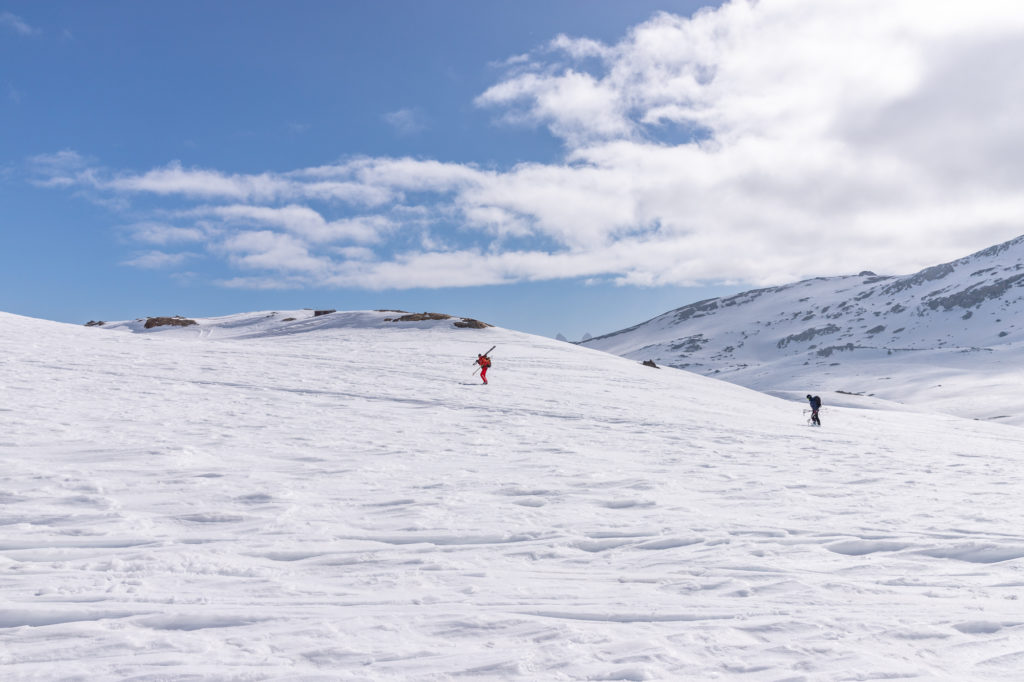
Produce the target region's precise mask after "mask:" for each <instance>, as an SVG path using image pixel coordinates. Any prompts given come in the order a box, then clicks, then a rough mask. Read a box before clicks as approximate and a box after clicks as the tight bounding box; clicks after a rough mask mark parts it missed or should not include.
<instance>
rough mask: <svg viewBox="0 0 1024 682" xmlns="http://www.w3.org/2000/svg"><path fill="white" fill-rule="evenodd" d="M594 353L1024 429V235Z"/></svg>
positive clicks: (690, 313)
mask: <svg viewBox="0 0 1024 682" xmlns="http://www.w3.org/2000/svg"><path fill="white" fill-rule="evenodd" d="M585 345H586V346H587V347H589V348H595V349H599V350H603V351H606V352H610V353H615V354H617V355H623V356H625V357H628V358H633V359H637V360H647V359H650V360H654V361H655V362H656V363H657V364H659V365H667V366H670V367H677V368H683V369H688V370H690V371H693V372H698V373H701V374H705V375H710V376H715V377H718V378H721V379H725V380H727V381H731V382H734V383H737V384H740V385H743V386H747V387H750V388H755V389H757V390H761V391H766V392H771V393H776V394H779V395H787V396H802V395H804V394H805V393H807V392H812V393H819V394H822V397H823V398H825V401H826V403H828V402H830V401H831V402H833V403H835V402H836V401H837V400H841V401H849V400H854V398H855V396H854V397H851V396H849V395H848V394H860V395H862V396H865V397H875V398H878V399H884V400H889V401H897V402H900V403H904V404H906V405H907V406H910V407H912V408H915V409H924V410H936V411H942V412H948V413H950V414H957V415H961V416H967V417H973V418H980V419H1001V420H1004V421H1006V422H1007V423H1013V424H1017V425H1024V390H1021V386H1022V385H1024V371H1022V370H1021V367H1022V366H1024V237H1019V238H1017V239H1014V240H1012V241H1009V242H1006V243H1004V244H999V245H997V246H993V247H991V248H989V249H985V250H984V251H979V252H978V253H975V254H973V255H970V256H967V257H966V258H961V259H960V260H956V261H953V262H951V263H945V264H943V265H937V266H935V267H930V268H927V269H925V270H922V271H921V272H918V273H916V274H913V275H908V276H904V277H884V276H878V275H875V274H874V273H871V272H862V273H860V274H859V275H856V276H848V277H821V278H816V279H811V280H806V281H803V282H797V283H795V284H788V285H785V286H779V287H772V288H768V289H758V290H756V291H749V292H746V293H742V294H738V295H735V296H730V297H726V298H716V299H711V300H706V301H700V302H698V303H693V304H691V305H687V306H683V307H682V308H678V309H676V310H672V311H670V312H667V313H665V314H663V315H660V316H658V317H656V318H654V319H652V320H649V321H647V322H644V323H642V324H639V325H637V326H635V327H631V328H629V329H625V330H622V331H619V332H615V333H613V334H608V335H605V336H601V337H597V338H595V339H592V340H590V341H588V342H585ZM835 392H843V393H840V394H838V395H836V393H835ZM826 393H829V395H828V396H826V395H825V394H826ZM860 402H861V404H866V403H867V401H860Z"/></svg>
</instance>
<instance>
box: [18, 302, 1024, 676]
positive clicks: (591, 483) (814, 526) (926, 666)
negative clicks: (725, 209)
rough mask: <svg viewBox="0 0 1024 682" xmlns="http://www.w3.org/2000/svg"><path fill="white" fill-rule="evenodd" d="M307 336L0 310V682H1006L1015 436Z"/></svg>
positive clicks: (473, 332) (274, 325) (482, 338)
mask: <svg viewBox="0 0 1024 682" xmlns="http://www.w3.org/2000/svg"><path fill="white" fill-rule="evenodd" d="M312 315H313V313H307V316H306V317H304V318H303V317H299V316H298V314H294V315H293V314H287V313H277V314H276V315H271V314H270V313H255V314H245V315H237V316H230V317H227V318H218V319H216V320H197V324H196V325H190V326H187V327H167V328H163V327H161V328H156V330H153V329H151V330H149V331H147V332H146V333H137V334H136V333H118V332H116V331H115V332H108V331H104V330H102V329H89V328H84V327H77V326H71V325H62V324H57V323H49V322H43V321H39V320H31V319H27V318H22V317H16V316H13V315H6V314H2V313H0V350H2V352H0V391H2V395H3V401H2V403H0V422H2V425H3V428H2V430H0V464H2V466H0V529H2V533H0V593H2V594H3V604H2V605H0V678H2V679H3V680H40V679H46V680H49V679H69V680H70V679H74V680H79V679H81V680H86V679H87V680H107V679H119V680H120V679H136V680H143V679H145V680H156V679H160V680H170V679H173V680H186V679H188V680H191V679H211V680H212V679H216V680H327V679H330V680H374V681H388V680H395V681H397V680H403V681H407V680H423V681H424V682H426V681H428V680H429V681H437V680H452V679H467V680H480V679H501V680H513V679H514V680H524V681H525V680H530V681H533V680H581V681H582V680H712V679H714V680H752V681H753V680H756V681H759V682H767V681H768V680H782V679H788V680H798V679H802V680H809V681H810V680H837V679H895V678H900V679H903V678H919V679H949V680H958V681H960V680H979V681H980V680H986V681H990V680H1019V679H1020V670H1021V662H1022V660H1024V626H1022V625H1021V621H1022V618H1021V609H1020V602H1019V601H1018V600H1017V599H1018V597H1019V593H1020V585H1021V584H1022V577H1024V576H1022V567H1024V536H1022V535H1021V528H1024V508H1022V507H1021V505H1020V504H1018V503H1017V502H1018V501H1019V500H1020V499H1021V497H1022V495H1024V476H1022V473H1021V472H1022V469H1021V467H1020V457H1021V452H1024V431H1022V430H1020V429H1016V428H1010V427H1006V426H1003V425H1000V424H992V423H985V422H976V421H968V420H964V419H960V418H956V417H952V416H948V415H932V414H914V413H906V412H902V413H901V412H891V411H888V410H884V409H879V410H858V409H848V408H836V407H833V408H830V409H831V410H832V411H831V412H830V413H829V414H828V417H827V420H826V428H823V429H813V428H809V427H807V426H805V424H804V418H803V416H802V415H801V409H802V406H801V405H800V404H798V403H793V402H788V401H784V400H779V399H776V398H773V397H770V396H766V395H763V394H760V393H757V392H754V391H750V390H748V389H745V388H742V387H739V386H734V385H731V384H728V383H725V382H721V381H715V380H712V379H708V378H706V377H702V376H698V375H696V374H692V373H689V372H681V371H676V370H671V369H666V370H661V371H659V370H654V369H650V368H647V367H643V366H641V365H640V364H638V363H636V362H633V361H631V360H626V359H623V358H620V357H616V356H614V355H608V354H606V353H601V352H596V351H592V350H588V349H586V348H581V347H579V346H575V345H572V344H567V343H562V342H558V341H555V340H552V339H545V338H541V337H537V336H531V335H528V334H521V333H517V332H514V331H509V330H505V329H500V328H485V329H466V328H457V327H455V326H454V324H452V323H451V321H446V320H423V321H410V322H408V323H393V322H387V321H386V319H385V318H386V317H387V315H386V314H382V313H374V312H352V313H340V312H339V313H333V314H330V315H325V316H321V317H313V316H312ZM289 317H295V318H296V319H293V320H287V318H289ZM133 324H134V323H133ZM131 326H132V325H131V324H127V325H126V328H131ZM135 326H136V327H138V326H139V325H137V324H136V325H135ZM296 331H303V332H304V333H288V332H296ZM495 344H496V345H497V348H496V350H495V352H494V357H495V366H494V368H493V370H492V371H491V376H490V379H491V381H490V385H489V386H486V387H484V386H481V385H480V384H479V380H478V379H477V378H475V377H473V376H472V372H473V365H472V361H473V360H474V359H475V357H476V354H477V353H479V352H482V351H484V350H486V349H487V348H489V347H490V346H492V345H495Z"/></svg>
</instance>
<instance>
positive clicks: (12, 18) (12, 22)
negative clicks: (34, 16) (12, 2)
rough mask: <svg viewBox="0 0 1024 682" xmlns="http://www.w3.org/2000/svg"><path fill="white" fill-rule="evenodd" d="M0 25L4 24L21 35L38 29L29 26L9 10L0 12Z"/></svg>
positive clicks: (27, 34)
mask: <svg viewBox="0 0 1024 682" xmlns="http://www.w3.org/2000/svg"><path fill="white" fill-rule="evenodd" d="M0 26H6V27H7V28H10V29H13V30H14V31H15V32H16V33H20V34H21V35H23V36H30V35H33V34H35V33H38V31H37V30H36V29H34V28H32V27H31V26H29V25H28V24H27V23H26V22H25V20H24V19H22V18H21V17H19V16H17V15H16V14H11V13H10V12H0Z"/></svg>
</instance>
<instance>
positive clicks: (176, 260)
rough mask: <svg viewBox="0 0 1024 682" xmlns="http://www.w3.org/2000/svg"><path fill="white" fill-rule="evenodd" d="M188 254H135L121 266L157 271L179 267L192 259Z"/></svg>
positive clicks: (158, 252)
mask: <svg viewBox="0 0 1024 682" xmlns="http://www.w3.org/2000/svg"><path fill="white" fill-rule="evenodd" d="M194 255H195V254H190V253H166V252H163V251H147V252H146V253H140V254H136V255H135V256H134V257H133V258H130V259H128V260H126V261H123V262H122V263H121V265H130V266H132V267H135V268H145V269H159V268H168V267H174V266H176V265H180V264H181V263H183V262H184V261H185V260H186V259H188V258H192V257H194Z"/></svg>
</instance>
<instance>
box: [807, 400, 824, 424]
mask: <svg viewBox="0 0 1024 682" xmlns="http://www.w3.org/2000/svg"><path fill="white" fill-rule="evenodd" d="M807 402H809V403H810V404H811V423H812V424H814V425H815V426H821V420H820V419H818V410H820V409H821V398H819V397H818V396H816V395H815V396H812V395H811V394H810V393H808V394H807Z"/></svg>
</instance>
